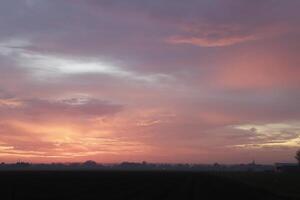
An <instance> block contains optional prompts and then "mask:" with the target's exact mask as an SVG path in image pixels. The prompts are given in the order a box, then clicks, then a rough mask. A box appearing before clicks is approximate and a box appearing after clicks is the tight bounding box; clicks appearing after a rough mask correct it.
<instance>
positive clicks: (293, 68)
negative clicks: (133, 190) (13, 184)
mask: <svg viewBox="0 0 300 200" xmlns="http://www.w3.org/2000/svg"><path fill="white" fill-rule="evenodd" d="M299 8H300V1H294V0H285V1H281V0H252V1H249V0H240V1H234V0H201V1H197V0H187V1H182V0H8V1H1V2H0V27H1V28H0V162H15V161H16V160H23V161H28V162H46V163H49V162H78V161H85V160H95V161H97V162H102V163H115V162H122V161H137V162H140V161H143V160H145V161H147V162H158V163H159V162H163V163H166V162H171V163H179V162H182V163H212V162H220V163H248V162H251V161H252V160H256V161H257V162H258V163H274V162H295V161H296V160H295V159H294V155H295V152H296V150H298V149H299V147H300V78H299V77H300V66H299V64H300V56H299V52H300V26H299V24H300V13H299Z"/></svg>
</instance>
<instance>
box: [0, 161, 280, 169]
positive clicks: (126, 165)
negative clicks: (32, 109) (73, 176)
mask: <svg viewBox="0 0 300 200" xmlns="http://www.w3.org/2000/svg"><path fill="white" fill-rule="evenodd" d="M0 170H154V171H162V170H168V171H273V170H274V166H273V165H258V164H255V163H250V164H235V165H223V164H217V163H215V164H157V163H147V162H141V163H136V162H123V163H120V164H100V163H96V162H95V161H91V160H89V161H86V162H84V163H51V164H32V163H27V162H17V163H13V164H6V163H1V164H0Z"/></svg>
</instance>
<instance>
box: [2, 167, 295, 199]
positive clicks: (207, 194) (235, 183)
mask: <svg viewBox="0 0 300 200" xmlns="http://www.w3.org/2000/svg"><path fill="white" fill-rule="evenodd" d="M299 197H300V175H299V174H284V173H281V174H277V173H247V172H240V173H238V172H236V173H203V172H202V173H195V172H116V171H115V172H111V171H110V172H109V171H102V172H101V171H86V172H84V171H82V172H78V171H77V172H70V171H68V172H62V171H60V172H0V199H1V200H6V199H8V200H10V199H13V200H24V199H32V200H35V199H58V200H59V199H62V200H77V199H84V200H89V199H104V200H110V199H120V200H126V199H130V200H135V199H136V200H142V199H149V200H150V199H151V200H159V199H172V200H176V199H182V200H189V199H231V200H234V199H239V200H248V199H249V200H250V199H251V200H255V199H261V200H273V199H274V200H284V199H300V198H299Z"/></svg>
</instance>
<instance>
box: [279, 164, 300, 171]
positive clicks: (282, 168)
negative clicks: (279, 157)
mask: <svg viewBox="0 0 300 200" xmlns="http://www.w3.org/2000/svg"><path fill="white" fill-rule="evenodd" d="M275 171H276V172H300V167H299V165H298V164H296V163H275Z"/></svg>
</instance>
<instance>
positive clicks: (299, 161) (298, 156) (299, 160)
mask: <svg viewBox="0 0 300 200" xmlns="http://www.w3.org/2000/svg"><path fill="white" fill-rule="evenodd" d="M295 158H296V159H297V161H298V163H299V165H300V149H299V150H298V151H297V153H296V156H295Z"/></svg>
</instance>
